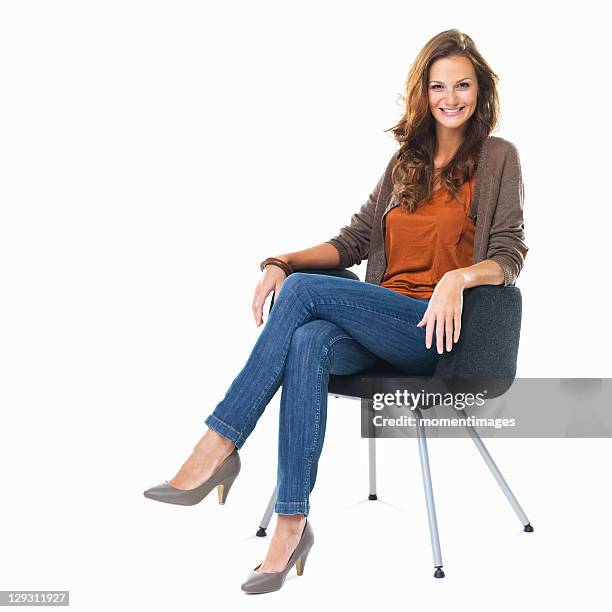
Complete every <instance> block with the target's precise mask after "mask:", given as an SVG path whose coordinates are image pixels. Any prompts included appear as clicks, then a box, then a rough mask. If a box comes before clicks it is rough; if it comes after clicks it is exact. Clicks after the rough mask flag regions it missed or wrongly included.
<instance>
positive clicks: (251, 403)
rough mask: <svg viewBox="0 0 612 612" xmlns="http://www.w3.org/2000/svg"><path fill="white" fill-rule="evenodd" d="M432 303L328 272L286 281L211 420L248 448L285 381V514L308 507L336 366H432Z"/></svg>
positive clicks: (280, 478) (427, 371)
mask: <svg viewBox="0 0 612 612" xmlns="http://www.w3.org/2000/svg"><path fill="white" fill-rule="evenodd" d="M428 303H429V300H421V299H416V298H412V297H409V296H406V295H402V294H401V293H398V292H397V291H393V290H392V289H388V288H386V287H381V286H380V285H375V284H373V283H366V282H361V281H356V280H351V279H347V278H341V277H336V276H328V275H325V274H306V273H300V272H294V273H293V274H290V275H289V276H288V277H287V278H286V279H285V281H284V282H283V284H282V286H281V289H280V291H279V292H278V295H277V296H276V297H275V300H274V306H273V307H272V310H271V311H270V314H269V316H268V320H267V321H266V323H265V325H264V327H263V330H262V332H261V334H260V336H259V337H258V339H257V341H256V342H255V345H254V347H253V350H252V352H251V354H250V356H249V358H248V359H247V362H246V364H245V366H244V367H243V368H242V370H241V371H240V373H239V374H238V376H236V378H235V379H234V381H233V382H232V384H231V385H230V387H229V389H228V391H227V393H226V395H225V397H224V398H223V400H222V401H221V402H219V404H217V406H216V407H215V409H214V411H213V412H212V414H210V415H209V416H208V417H207V418H206V420H205V423H206V425H208V427H209V428H211V429H214V430H215V431H217V432H218V433H219V434H221V435H222V436H224V437H226V438H228V439H229V440H231V441H232V442H233V443H234V445H235V446H236V448H238V449H239V448H241V446H242V445H243V444H244V442H245V440H246V439H247V437H248V436H249V434H250V433H251V431H253V428H254V427H255V425H256V423H257V420H258V419H259V417H260V416H261V415H262V413H263V411H264V409H265V407H266V406H267V404H268V403H269V402H270V400H271V399H272V398H273V397H274V395H275V393H276V391H277V390H278V388H279V387H280V385H281V383H282V386H283V389H282V394H281V402H280V423H279V436H278V472H277V485H278V489H277V500H276V505H275V507H274V511H275V512H276V513H278V514H304V515H308V513H309V510H310V503H309V494H310V493H311V492H312V489H313V487H314V483H315V479H316V477H317V465H318V461H319V457H320V455H321V451H322V448H323V439H324V436H325V423H326V420H327V386H328V381H329V375H330V374H355V373H358V372H361V371H363V370H367V369H369V368H371V367H373V366H378V365H385V362H386V363H390V364H392V365H394V366H395V367H397V368H398V369H400V370H402V371H404V372H406V373H407V374H411V375H414V376H429V375H431V374H433V372H434V370H435V367H436V364H437V361H438V358H439V354H438V353H437V350H436V343H435V337H434V339H433V343H432V347H431V348H430V349H427V348H426V347H425V327H416V324H417V323H418V322H419V321H420V320H421V318H422V317H423V314H424V313H425V310H426V308H427V304H428Z"/></svg>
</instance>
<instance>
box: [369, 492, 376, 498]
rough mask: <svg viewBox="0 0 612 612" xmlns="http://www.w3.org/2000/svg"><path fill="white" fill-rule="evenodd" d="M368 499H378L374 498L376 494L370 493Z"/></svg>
mask: <svg viewBox="0 0 612 612" xmlns="http://www.w3.org/2000/svg"><path fill="white" fill-rule="evenodd" d="M368 499H378V497H377V496H376V493H370V494H369V495H368Z"/></svg>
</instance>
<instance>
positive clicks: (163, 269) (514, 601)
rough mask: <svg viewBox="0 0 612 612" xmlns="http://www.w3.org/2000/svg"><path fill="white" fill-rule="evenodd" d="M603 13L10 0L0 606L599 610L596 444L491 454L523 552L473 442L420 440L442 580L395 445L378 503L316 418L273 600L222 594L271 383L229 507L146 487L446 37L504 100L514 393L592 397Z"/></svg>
mask: <svg viewBox="0 0 612 612" xmlns="http://www.w3.org/2000/svg"><path fill="white" fill-rule="evenodd" d="M602 6H603V5H601V4H599V3H595V2H580V3H578V4H576V5H573V4H572V5H570V6H568V5H566V4H565V3H557V2H555V3H534V2H530V3H525V4H524V5H521V4H518V5H517V4H516V3H513V4H512V5H510V4H508V3H506V4H502V5H499V6H497V7H493V6H492V5H491V4H490V3H489V2H467V3H466V2H442V1H440V2H431V3H420V4H419V3H408V2H377V3H371V2H370V3H356V2H312V1H311V2H308V3H305V2H304V3H297V2H284V3H283V2H261V1H259V2H254V3H248V2H223V3H221V2H215V3H212V2H210V3H208V2H153V1H151V0H148V1H147V2H134V1H126V0H122V1H121V2H113V1H109V0H106V1H105V2H86V1H81V2H49V1H44V2H28V1H24V0H21V1H19V2H3V3H2V4H1V5H0V58H1V60H0V87H1V95H0V121H1V133H0V173H1V174H0V190H1V193H0V196H1V197H0V204H1V206H2V209H1V219H0V292H1V300H0V333H1V336H0V376H1V379H0V401H1V403H2V406H1V413H0V414H1V415H2V417H1V418H2V422H1V426H0V436H1V438H0V466H1V468H0V469H1V470H2V472H1V483H0V496H1V499H2V502H1V515H0V516H1V518H2V522H1V525H0V543H1V544H0V589H5V590H6V589H69V590H70V595H71V606H72V607H73V608H74V609H76V610H86V611H91V610H109V609H134V610H168V609H173V610H185V611H191V610H201V609H212V608H213V607H216V608H217V609H228V607H229V608H232V607H234V606H238V605H240V606H243V607H244V608H249V607H252V608H253V609H263V608H264V607H265V608H266V609H271V610H286V609H288V608H289V609H291V610H301V609H304V610H312V609H314V608H315V607H316V606H321V605H329V604H331V603H332V601H337V602H338V603H341V604H342V605H343V607H344V608H345V609H373V607H374V606H381V605H383V606H405V607H406V608H414V609H424V608H425V609H440V608H441V607H442V606H448V607H459V608H465V607H468V606H469V607H471V608H473V609H477V610H485V609H486V610H488V609H490V608H491V607H495V608H496V609H501V610H505V609H508V610H510V609H515V608H517V607H526V608H535V607H542V606H543V605H544V604H546V605H547V606H548V607H554V608H556V609H567V610H569V609H575V608H576V607H588V608H589V609H590V610H597V609H603V608H604V604H605V601H601V598H602V597H607V583H608V580H609V554H608V548H609V547H610V544H611V543H612V542H611V539H612V538H611V534H610V529H609V516H610V510H611V509H610V500H609V496H608V487H607V483H608V481H609V474H608V465H609V462H610V458H611V452H610V446H611V445H610V440H609V439H600V440H491V441H490V442H489V448H490V450H491V452H492V453H493V456H494V458H495V460H496V461H497V463H498V465H499V466H500V468H501V469H502V471H503V472H504V475H505V477H506V478H507V480H508V482H509V484H510V485H511V486H512V487H513V489H514V492H515V494H516V495H517V497H518V498H519V501H520V502H521V504H522V505H523V507H524V509H525V511H526V512H527V514H528V516H529V517H530V519H531V521H532V523H533V525H534V527H535V532H534V533H532V534H526V533H523V532H522V527H521V525H520V523H519V521H518V520H517V518H516V517H515V515H514V514H513V512H512V510H511V508H510V506H509V505H508V503H507V502H506V500H505V498H504V497H503V495H502V493H501V491H500V490H499V489H498V488H497V485H496V483H495V481H494V480H493V478H492V477H491V475H490V474H489V473H488V471H487V469H486V466H485V465H484V463H483V462H482V460H481V459H480V457H479V455H478V454H477V452H476V449H475V448H474V447H473V445H472V443H471V442H470V441H469V440H467V439H463V440H453V441H450V440H433V441H431V442H430V457H431V468H432V474H433V483H434V492H435V495H436V504H437V511H438V521H439V526H440V537H441V543H442V555H443V560H444V569H445V571H446V574H447V577H446V578H445V579H444V580H435V579H434V578H433V577H432V573H433V563H432V559H431V551H430V546H429V535H428V530H427V518H426V512H425V503H424V498H423V490H422V483H421V476H420V470H419V463H418V449H417V445H416V441H415V440H383V441H381V443H380V446H379V456H378V474H379V476H378V481H379V482H378V490H379V497H380V500H379V501H378V502H368V501H367V500H366V497H367V441H366V440H364V439H361V438H360V432H359V418H358V406H359V405H358V403H356V402H351V401H348V400H342V399H334V398H330V400H329V416H328V425H327V435H326V445H325V448H324V450H323V454H322V457H321V462H320V468H319V475H318V479H317V484H316V487H315V490H314V492H313V494H312V496H311V503H312V511H311V515H310V519H311V522H312V525H313V527H314V529H315V535H316V539H317V541H316V544H315V547H314V548H313V551H312V553H311V554H310V557H309V560H308V565H307V569H306V570H305V573H304V575H303V576H302V577H300V578H296V575H295V571H292V572H291V574H290V576H289V578H288V580H287V582H286V583H285V586H284V587H283V589H282V590H281V591H280V592H277V593H274V594H269V595H262V596H259V597H248V596H246V595H245V594H243V593H242V592H241V590H240V583H241V582H242V580H243V579H244V577H245V576H246V575H247V573H248V571H249V570H250V569H251V568H253V567H254V566H255V565H256V564H257V563H259V562H260V561H261V560H262V559H263V556H264V555H265V550H266V548H267V545H268V541H267V540H266V539H260V538H256V537H255V536H254V533H255V529H256V527H257V524H258V521H259V518H260V515H261V513H262V512H263V510H264V507H265V505H266V502H267V500H268V497H269V495H270V493H271V490H272V488H273V485H274V479H275V474H276V444H277V427H278V402H279V398H280V391H279V393H278V394H277V395H276V397H275V398H274V399H273V400H272V402H270V404H269V406H268V409H267V410H266V412H265V413H264V415H263V417H262V419H261V420H260V421H259V423H258V425H257V428H256V430H255V432H254V435H253V436H252V437H250V438H249V440H248V442H247V443H246V444H245V446H244V447H243V450H242V451H241V456H242V461H243V471H242V473H241V475H240V477H239V480H238V481H237V482H236V484H235V486H234V488H233V489H232V491H231V494H230V496H229V498H228V503H227V505H226V506H219V505H218V504H217V502H216V494H214V492H213V494H212V495H210V496H209V497H208V498H207V499H206V500H204V501H203V502H202V503H201V504H200V505H198V506H194V507H180V506H172V505H167V504H159V503H154V502H152V501H150V500H147V499H145V498H144V497H143V495H142V491H143V490H144V489H146V488H148V487H149V486H151V485H153V484H156V483H157V482H161V481H164V480H166V479H169V478H171V477H172V476H173V475H174V474H175V473H176V471H177V469H178V468H179V467H180V465H181V463H182V462H183V461H184V460H185V459H186V458H187V456H188V455H189V453H190V452H191V449H192V447H193V445H194V444H195V443H196V442H197V440H198V439H199V438H200V436H201V435H202V433H203V432H204V431H205V426H204V424H203V421H204V418H205V417H206V416H207V415H208V414H209V413H210V412H211V411H212V410H213V409H214V407H215V405H216V403H217V402H219V401H220V400H221V399H222V397H223V395H224V393H225V390H226V389H227V387H228V385H229V384H230V382H231V381H232V380H233V378H234V376H235V375H236V374H237V373H238V371H239V369H240V368H241V367H242V365H243V364H244V361H245V360H246V358H247V356H248V354H249V352H250V349H251V347H252V345H253V343H254V341H255V340H256V338H257V337H258V335H259V333H260V332H261V329H262V328H257V327H256V325H255V323H254V320H253V316H252V313H251V300H252V296H253V292H254V289H255V285H256V283H257V281H258V279H259V277H260V271H259V267H258V264H259V262H260V261H261V260H262V259H263V258H264V257H266V256H270V255H277V254H280V253H283V252H287V251H293V250H299V249H303V248H306V247H309V246H313V245H315V244H318V243H320V242H323V241H325V240H328V239H329V238H330V237H332V236H334V235H335V234H336V233H337V230H338V229H339V228H340V227H341V226H342V225H344V224H346V223H347V222H348V221H349V219H350V215H351V214H352V213H353V212H355V211H356V210H357V209H358V208H359V207H360V206H361V204H362V203H363V202H364V201H365V199H366V198H367V196H368V194H369V193H370V191H371V190H372V188H373V186H374V184H375V183H376V181H377V179H378V177H379V176H380V174H381V172H382V171H383V169H384V167H385V165H386V163H387V161H388V159H389V157H390V155H391V153H392V152H393V151H394V150H395V142H394V141H393V139H392V137H391V134H390V133H389V132H387V133H385V132H384V130H385V129H388V128H390V127H391V126H393V125H394V124H395V123H396V122H397V120H398V119H399V117H400V111H401V109H400V107H399V106H398V104H397V96H398V94H399V93H400V92H401V91H402V89H403V87H404V83H405V78H406V74H407V72H408V68H409V65H410V63H411V62H412V61H413V59H414V58H415V56H416V54H417V53H418V51H419V49H420V48H421V47H422V45H424V44H425V42H426V41H427V40H429V39H430V38H431V37H432V36H434V35H435V34H436V33H438V32H440V31H442V30H445V29H449V28H453V27H456V28H458V29H460V30H462V31H464V32H466V33H468V34H470V36H472V37H473V38H474V40H475V41H476V43H477V45H478V46H479V48H480V50H481V52H482V53H483V54H484V56H485V58H486V59H487V60H488V62H489V63H490V64H491V66H492V67H493V69H494V70H495V71H496V73H497V74H498V75H499V76H500V94H501V101H502V124H501V128H500V129H499V130H498V131H497V132H496V135H499V136H502V137H504V138H507V139H508V140H511V141H512V142H514V143H515V144H516V145H517V147H518V149H519V152H520V156H521V163H522V168H523V175H524V181H525V194H526V198H525V222H526V230H525V231H526V242H527V244H528V246H529V247H530V251H529V254H528V257H527V261H526V265H525V268H524V269H523V271H522V273H521V276H520V279H519V282H518V286H519V287H520V288H521V291H522V293H523V299H524V314H523V328H522V337H521V347H520V355H519V368H518V375H519V376H523V377H566V376H567V377H607V376H610V365H609V346H610V342H611V340H612V334H611V331H610V325H609V314H608V312H609V297H608V296H609V293H608V291H607V290H608V286H609V278H608V269H609V260H610V257H609V252H610V237H609V236H610V220H611V219H610V208H609V206H610V198H609V195H608V193H607V189H606V183H607V181H608V176H607V172H608V167H609V147H610V121H609V105H610V102H611V100H612V99H611V97H610V93H611V89H610V81H609V65H608V63H607V58H608V54H609V47H608V44H609V40H608V39H609V32H608V21H607V20H606V19H604V17H603V15H602V14H601V13H600V12H599V11H600V10H601V9H600V7H602ZM365 266H366V262H363V264H362V265H361V266H359V267H357V268H354V270H355V271H356V272H357V273H358V274H359V275H360V277H361V279H363V278H364V275H365ZM266 312H267V309H266ZM272 526H273V524H272ZM119 600H120V601H121V602H122V603H121V604H118V603H116V602H117V601H119ZM598 602H599V603H598Z"/></svg>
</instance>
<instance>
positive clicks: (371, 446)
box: [368, 438, 378, 499]
mask: <svg viewBox="0 0 612 612" xmlns="http://www.w3.org/2000/svg"><path fill="white" fill-rule="evenodd" d="M368 456H369V468H370V494H369V495H368V499H378V497H377V495H376V438H368Z"/></svg>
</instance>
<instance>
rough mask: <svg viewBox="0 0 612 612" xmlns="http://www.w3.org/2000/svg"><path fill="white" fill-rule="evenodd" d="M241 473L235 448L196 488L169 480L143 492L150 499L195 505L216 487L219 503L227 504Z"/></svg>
mask: <svg viewBox="0 0 612 612" xmlns="http://www.w3.org/2000/svg"><path fill="white" fill-rule="evenodd" d="M239 473H240V455H239V454H238V450H237V449H234V450H233V451H232V452H231V453H230V454H229V455H228V456H227V457H226V458H225V460H224V461H223V463H222V464H221V465H220V466H219V467H218V468H217V470H216V471H215V472H214V473H213V475H212V476H210V477H209V478H208V479H207V480H205V481H204V482H203V483H202V484H201V485H199V486H198V487H196V488H195V489H177V488H176V487H173V486H172V485H171V484H170V483H169V482H168V481H167V480H166V481H165V482H162V483H160V484H158V485H155V486H153V487H151V488H149V489H147V490H146V491H144V492H143V495H144V496H145V497H147V498H148V499H154V500H155V501H159V502H164V503H166V504H175V505H178V506H195V505H196V504H199V503H200V502H201V501H202V500H203V499H204V498H205V497H206V496H207V495H208V494H209V493H210V492H211V491H212V490H213V489H214V488H215V487H217V493H218V495H219V503H220V504H225V500H226V499H227V495H228V493H229V491H230V489H231V488H232V485H233V484H234V480H236V477H237V476H238V474H239Z"/></svg>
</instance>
